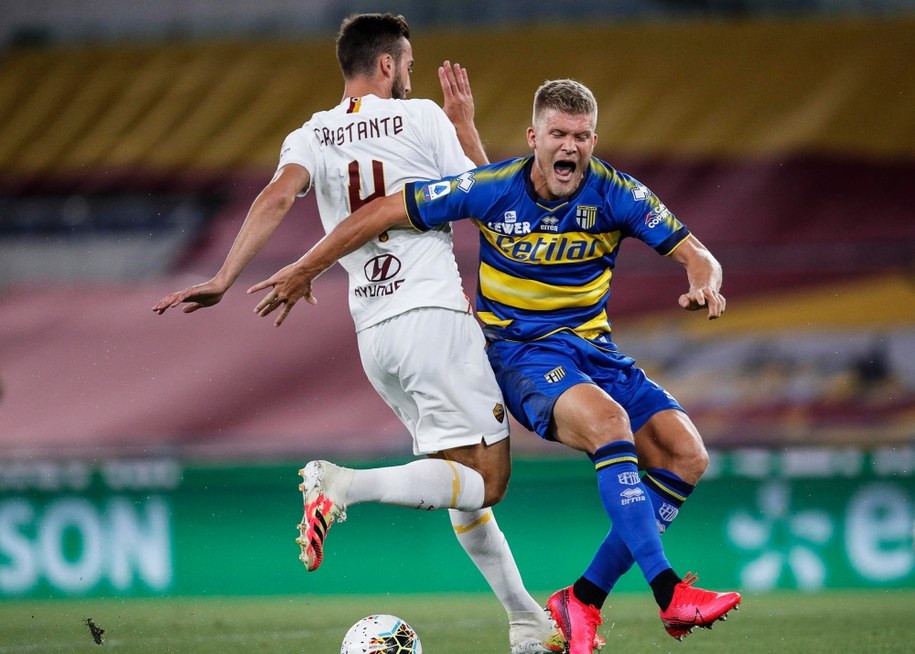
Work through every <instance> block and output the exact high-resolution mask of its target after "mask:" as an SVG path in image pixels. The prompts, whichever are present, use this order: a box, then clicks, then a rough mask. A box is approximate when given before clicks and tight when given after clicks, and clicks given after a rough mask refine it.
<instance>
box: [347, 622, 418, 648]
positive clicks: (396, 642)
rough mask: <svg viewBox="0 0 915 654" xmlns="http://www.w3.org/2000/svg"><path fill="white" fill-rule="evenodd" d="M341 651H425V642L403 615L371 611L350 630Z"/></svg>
mask: <svg viewBox="0 0 915 654" xmlns="http://www.w3.org/2000/svg"><path fill="white" fill-rule="evenodd" d="M340 654H423V644H422V643H421V642H419V636H417V635H416V631H414V630H413V627H411V626H410V625H408V624H407V623H406V622H404V621H403V620H401V619H400V618H398V617H396V616H393V615H384V614H382V615H368V616H366V617H364V618H362V619H361V620H360V621H359V622H357V623H356V624H354V625H353V626H352V627H350V628H349V631H347V632H346V635H345V636H344V637H343V644H342V645H340Z"/></svg>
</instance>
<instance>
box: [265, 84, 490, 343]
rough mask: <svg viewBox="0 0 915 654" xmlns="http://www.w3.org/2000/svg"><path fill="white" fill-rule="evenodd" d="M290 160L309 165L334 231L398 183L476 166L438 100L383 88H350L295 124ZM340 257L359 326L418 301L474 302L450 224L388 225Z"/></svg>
mask: <svg viewBox="0 0 915 654" xmlns="http://www.w3.org/2000/svg"><path fill="white" fill-rule="evenodd" d="M289 163H295V164H299V165H300V166H303V167H304V168H305V169H307V170H308V172H309V174H310V176H311V185H312V186H313V187H314V188H315V193H316V194H317V201H318V210H319V212H320V214H321V222H322V223H323V225H324V230H325V231H328V232H329V231H330V230H332V229H333V228H334V226H336V225H337V224H338V223H339V222H340V221H342V220H343V219H344V218H346V217H347V216H348V215H349V214H351V213H352V212H354V211H355V210H356V209H358V208H359V207H361V206H362V205H363V204H365V203H367V202H370V201H371V200H373V199H375V198H377V197H382V196H384V195H390V194H392V193H395V192H399V191H400V189H401V188H402V187H403V185H404V184H405V183H406V182H410V181H415V180H431V179H440V178H442V177H446V176H449V175H457V174H459V173H461V172H464V171H465V170H469V169H471V168H473V167H474V164H473V162H472V161H470V159H468V158H467V157H466V156H465V155H464V152H463V151H462V150H461V146H460V143H459V142H458V139H457V135H456V133H455V130H454V126H453V125H452V124H451V121H449V120H448V117H447V116H446V115H445V112H444V111H442V109H441V108H440V107H439V106H438V105H437V104H435V102H433V101H432V100H422V99H415V100H393V99H392V100H383V99H381V98H378V97H376V96H374V95H367V96H364V97H361V98H344V99H343V102H341V103H340V104H339V105H337V106H336V107H334V108H333V109H331V110H329V111H321V112H318V113H316V114H314V115H313V116H312V117H311V119H310V120H309V121H308V122H306V123H305V124H304V125H303V126H302V127H301V128H299V129H297V130H295V131H294V132H292V133H290V134H289V136H287V137H286V140H285V141H284V143H283V149H282V152H281V153H280V162H279V168H282V167H283V166H285V165H286V164H289ZM307 191H308V189H305V191H304V192H303V194H304V193H306V192H307ZM340 263H341V265H343V267H344V268H345V269H346V271H347V272H348V273H349V293H350V296H349V305H350V311H351V313H352V316H353V322H354V323H355V325H356V331H359V330H362V329H365V328H366V327H370V326H371V325H374V324H377V323H378V322H381V321H382V320H386V319H388V318H390V317H392V316H396V315H398V314H400V313H403V312H404V311H408V310H410V309H413V308H417V307H444V308H447V309H454V310H457V311H467V310H468V301H467V298H466V297H465V295H464V291H463V288H462V287H461V278H460V275H459V273H458V269H457V264H456V263H455V260H454V252H453V250H452V236H451V229H450V226H445V227H444V228H442V229H437V230H433V231H431V232H419V231H417V230H415V229H413V228H403V229H392V230H389V231H387V232H386V233H385V234H382V235H381V236H380V237H378V238H375V239H373V240H372V241H371V242H369V243H368V244H366V245H364V246H363V247H361V248H359V249H358V250H356V251H355V252H352V253H350V254H348V255H347V256H345V257H343V258H341V259H340Z"/></svg>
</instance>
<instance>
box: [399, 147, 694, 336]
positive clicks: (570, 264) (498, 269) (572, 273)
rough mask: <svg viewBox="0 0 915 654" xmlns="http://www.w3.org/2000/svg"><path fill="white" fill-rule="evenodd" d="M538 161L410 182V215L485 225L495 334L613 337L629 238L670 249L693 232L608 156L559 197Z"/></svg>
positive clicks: (433, 222)
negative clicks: (539, 176) (540, 174)
mask: <svg viewBox="0 0 915 654" xmlns="http://www.w3.org/2000/svg"><path fill="white" fill-rule="evenodd" d="M532 163H533V157H531V156H528V157H523V158H519V159H510V160H507V161H503V162H500V163H495V164H490V165H487V166H483V167H481V168H476V169H474V170H471V171H469V172H466V173H463V174H461V175H458V176H456V177H448V178H445V179H443V180H439V181H434V182H412V183H408V184H407V185H406V186H405V187H404V200H405V204H406V207H407V212H408V214H409V217H410V221H411V222H412V223H413V225H414V226H415V227H416V228H417V229H420V230H429V229H433V228H435V227H438V226H440V225H442V224H444V223H447V222H450V221H453V220H460V219H464V218H469V219H471V220H473V221H474V222H475V223H476V224H477V226H478V227H479V229H480V272H479V280H478V288H477V312H478V315H479V316H480V319H481V320H482V321H483V323H484V330H485V332H486V335H487V337H488V338H489V339H491V340H492V339H508V340H516V341H525V340H533V339H537V338H542V337H543V336H546V335H548V334H550V333H553V332H556V331H558V330H571V331H574V332H576V333H577V334H579V335H581V336H582V337H584V338H588V339H593V338H598V337H600V336H602V335H608V334H609V332H610V321H609V320H608V318H607V311H606V305H607V300H608V299H609V298H610V281H611V278H612V277H613V268H614V265H615V263H616V256H617V253H618V252H619V247H620V243H621V241H622V240H623V239H624V238H626V237H635V238H638V239H640V240H642V241H644V242H645V243H647V244H648V245H649V246H651V247H653V248H654V249H655V250H656V251H658V252H659V253H660V254H662V255H667V254H670V253H671V252H673V250H674V249H675V248H676V247H677V246H678V245H679V244H680V243H681V242H682V241H683V240H684V239H686V238H687V237H688V236H689V231H688V230H687V228H686V227H685V226H683V225H682V224H681V223H680V221H678V220H677V219H676V217H675V216H674V215H673V214H672V213H671V212H670V211H669V210H668V209H667V207H665V206H664V204H663V203H662V202H661V201H660V200H659V199H658V198H657V196H655V195H654V194H653V193H652V192H651V191H650V190H648V188H646V187H645V186H644V185H642V184H640V183H639V182H638V181H636V180H635V179H634V178H632V177H630V176H629V175H626V174H624V173H621V172H619V171H617V170H615V169H614V168H613V167H611V166H610V165H609V164H608V163H606V162H604V161H601V160H599V159H595V158H592V159H591V163H590V166H589V168H588V170H587V171H586V172H585V177H584V180H583V182H582V184H581V186H579V188H578V190H577V191H576V192H575V193H574V194H573V195H571V196H570V197H568V198H563V199H562V200H559V201H556V202H547V201H545V200H542V199H540V198H539V197H537V195H536V194H535V193H534V189H533V186H532V184H531V181H530V171H531V166H532Z"/></svg>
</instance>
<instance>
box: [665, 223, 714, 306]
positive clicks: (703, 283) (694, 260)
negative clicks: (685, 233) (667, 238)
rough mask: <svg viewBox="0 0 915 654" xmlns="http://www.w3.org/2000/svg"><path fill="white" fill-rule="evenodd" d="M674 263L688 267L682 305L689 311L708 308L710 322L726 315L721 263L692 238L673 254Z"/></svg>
mask: <svg viewBox="0 0 915 654" xmlns="http://www.w3.org/2000/svg"><path fill="white" fill-rule="evenodd" d="M671 257H673V259H674V260H675V261H679V262H680V263H681V264H683V266H684V267H685V268H686V276H687V278H688V280H689V291H687V292H686V293H684V294H683V295H681V296H680V298H679V303H680V306H681V307H683V308H684V309H686V310H687V311H699V310H700V309H703V308H708V318H709V320H714V319H715V318H719V317H720V316H721V314H722V313H724V310H725V307H726V305H727V301H726V300H725V299H724V296H723V295H722V294H721V283H722V272H721V264H719V263H718V260H717V259H715V257H714V256H712V253H711V252H709V250H708V248H706V247H705V246H704V245H703V244H702V243H700V242H699V239H697V238H696V237H695V236H690V237H689V238H687V239H686V240H685V241H683V242H682V243H681V244H680V245H679V246H678V247H677V249H676V250H674V251H673V253H671Z"/></svg>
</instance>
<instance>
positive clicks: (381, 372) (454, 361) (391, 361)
mask: <svg viewBox="0 0 915 654" xmlns="http://www.w3.org/2000/svg"><path fill="white" fill-rule="evenodd" d="M357 340H358V342H359V355H360V356H361V357H362V366H363V368H364V369H365V374H366V375H367V376H368V378H369V381H371V382H372V386H374V387H375V390H376V391H378V394H379V395H380V396H381V397H382V399H384V401H385V402H387V404H388V406H389V407H391V409H393V411H394V413H396V414H397V417H399V418H400V419H401V421H402V422H403V424H404V425H406V427H407V429H408V430H409V431H410V434H411V435H412V436H413V453H414V454H432V453H434V452H440V451H442V450H447V449H451V448H454V447H462V446H465V445H475V444H477V443H479V442H480V441H485V442H486V443H487V444H492V443H497V442H498V441H500V440H502V439H504V438H507V437H508V415H507V414H506V412H505V403H504V402H503V400H502V392H501V391H500V390H499V386H498V384H497V383H496V377H495V375H494V374H493V372H492V368H491V367H490V365H489V359H488V358H487V356H486V352H485V350H484V346H485V341H484V339H483V332H482V330H481V329H480V326H479V325H478V324H477V321H476V319H475V318H474V317H473V316H472V315H471V314H469V313H461V312H458V311H453V310H451V309H440V308H435V307H425V308H421V309H412V310H410V311H407V312H406V313H402V314H400V315H397V316H394V317H393V318H389V319H388V320H385V321H383V322H380V323H378V324H377V325H373V326H372V327H368V328H366V329H363V330H362V331H360V332H358V334H357Z"/></svg>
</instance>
